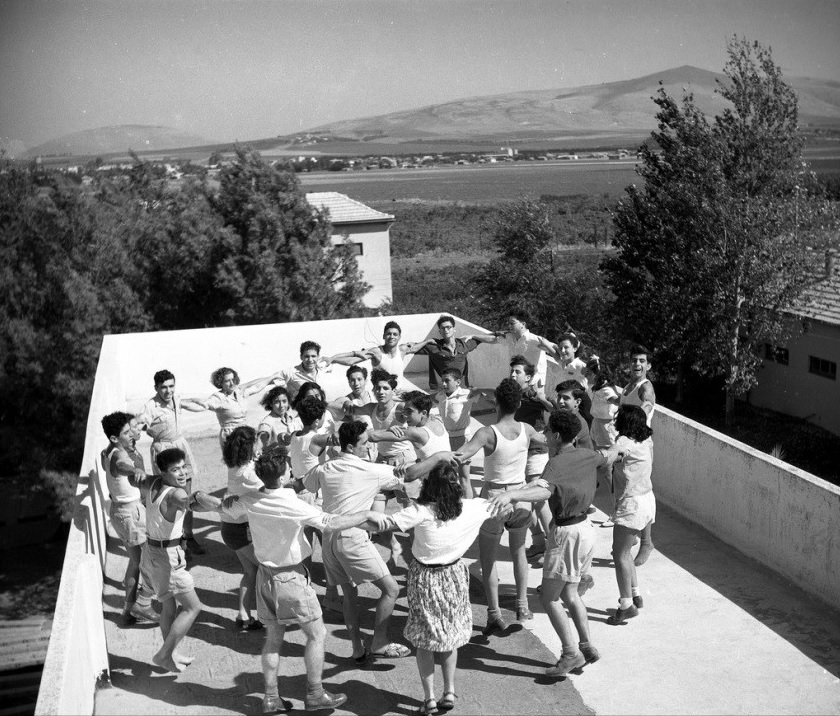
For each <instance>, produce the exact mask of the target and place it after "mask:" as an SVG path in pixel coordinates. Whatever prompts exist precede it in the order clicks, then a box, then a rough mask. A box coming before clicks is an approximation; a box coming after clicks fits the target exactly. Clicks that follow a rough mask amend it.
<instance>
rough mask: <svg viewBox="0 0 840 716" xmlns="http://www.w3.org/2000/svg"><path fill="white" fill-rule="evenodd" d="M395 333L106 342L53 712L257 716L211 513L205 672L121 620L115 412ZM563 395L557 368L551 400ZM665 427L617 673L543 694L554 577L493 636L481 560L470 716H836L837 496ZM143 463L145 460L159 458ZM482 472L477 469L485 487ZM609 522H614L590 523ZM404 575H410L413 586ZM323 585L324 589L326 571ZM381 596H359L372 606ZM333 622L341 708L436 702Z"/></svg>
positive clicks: (596, 628)
mask: <svg viewBox="0 0 840 716" xmlns="http://www.w3.org/2000/svg"><path fill="white" fill-rule="evenodd" d="M436 317H437V316H436V315H434V316H432V315H423V316H404V317H396V320H397V321H398V322H399V323H400V324H401V325H402V326H403V335H404V338H405V339H406V340H417V339H420V338H423V337H425V336H427V335H431V334H432V332H433V328H434V320H435V319H436ZM386 320H388V319H387V318H382V319H378V318H376V319H351V320H348V321H327V322H321V323H309V324H288V325H284V326H254V327H242V328H230V329H213V330H207V331H180V332H172V333H158V334H137V335H127V336H110V337H106V339H105V341H104V343H103V351H102V357H101V359H100V366H99V369H98V371H97V379H96V386H95V388H94V394H93V399H92V406H91V416H90V423H89V430H88V440H87V444H86V450H85V459H84V464H83V469H82V474H83V476H85V477H86V478H87V479H86V480H83V483H82V484H81V485H80V491H79V508H78V509H77V513H76V521H75V525H74V529H73V530H72V532H71V536H70V540H69V543H68V549H67V556H66V560H65V568H64V573H63V578H62V586H61V591H60V593H59V600H58V605H57V609H56V614H55V626H54V629H53V638H52V640H51V644H50V651H49V653H48V655H47V663H46V664H45V669H44V677H43V681H42V685H41V694H40V697H39V703H38V709H37V713H40V714H47V713H97V714H111V713H132V714H135V713H137V714H143V713H148V714H157V713H185V714H186V713H259V711H260V704H261V695H262V676H261V672H260V664H259V651H260V648H261V637H260V635H259V633H250V634H239V633H237V632H234V631H233V630H232V629H231V627H232V624H233V618H234V617H235V610H234V605H235V596H234V589H235V586H236V584H238V576H237V574H236V573H235V572H236V563H235V558H233V556H232V555H231V553H230V552H229V551H228V550H227V548H225V547H224V545H223V544H222V543H221V540H220V537H219V534H218V520H217V518H216V517H215V516H214V515H210V514H207V513H204V514H201V515H197V516H196V531H197V533H198V535H199V537H200V538H203V540H204V541H206V543H207V545H208V551H207V554H206V555H204V556H202V557H197V558H196V560H195V561H194V562H193V563H192V567H191V573H192V574H193V577H194V579H195V581H196V588H197V593H198V595H199V598H200V599H201V601H202V602H203V604H204V607H205V609H204V611H203V612H202V614H201V616H200V617H199V619H198V620H197V621H196V623H195V625H194V626H193V628H192V630H191V632H190V633H189V635H188V637H187V639H186V640H185V644H184V646H185V647H186V650H189V651H191V652H192V653H193V654H194V655H195V656H196V660H195V662H194V663H193V664H192V665H191V666H190V667H189V668H188V669H187V670H186V671H185V672H184V673H182V674H180V675H177V676H176V675H172V674H160V673H157V672H155V671H153V670H152V669H151V668H150V662H149V657H150V656H151V654H152V653H154V651H155V650H156V649H157V648H158V647H157V645H158V644H159V641H160V634H159V631H158V630H157V629H156V628H154V627H147V628H137V627H135V628H131V629H123V628H120V627H119V626H118V625H117V623H116V618H117V616H118V613H119V606H120V603H121V597H120V584H119V581H120V578H121V575H122V574H123V572H124V568H125V562H124V560H125V553H124V551H123V549H122V548H121V547H120V546H118V544H117V541H116V540H107V543H108V544H107V548H106V546H105V544H106V540H105V524H104V518H103V514H102V512H101V507H102V504H103V500H102V497H103V493H102V489H101V485H100V483H99V480H100V476H99V475H98V474H97V472H96V460H95V455H96V453H97V452H98V450H99V449H101V443H102V442H103V441H102V439H101V438H100V434H101V429H100V428H99V425H98V421H99V419H100V418H101V416H102V415H103V414H105V413H107V412H110V411H113V410H117V409H120V408H123V407H126V408H128V409H132V408H136V407H137V406H138V404H139V402H140V401H141V400H142V399H144V398H147V397H148V394H150V393H151V385H150V383H151V375H152V374H153V373H154V372H155V370H158V369H159V368H161V367H164V366H166V367H168V368H170V369H171V370H172V371H173V372H174V373H175V374H176V376H177V379H178V387H179V392H180V393H181V394H182V395H184V396H186V395H206V394H207V393H209V392H211V388H210V386H209V383H207V376H208V375H209V373H210V371H211V370H212V369H214V368H216V367H218V366H219V365H223V364H224V365H232V366H234V367H236V369H237V370H238V371H239V373H240V375H241V376H242V378H243V380H248V379H251V378H254V377H258V376H260V375H267V374H268V373H270V372H273V371H275V370H277V369H278V368H280V367H284V366H286V365H292V364H294V363H295V362H297V360H296V359H297V347H298V345H299V344H300V342H301V341H302V340H304V339H309V338H311V339H314V340H318V341H319V342H320V343H321V344H322V345H323V347H324V352H325V353H331V352H335V351H338V350H345V349H348V348H353V347H358V346H359V345H362V344H365V343H367V344H371V345H372V344H373V343H375V342H377V338H378V337H379V336H380V335H381V333H382V331H381V328H382V325H383V324H384V322H385V321H386ZM464 332H482V329H480V328H479V327H477V326H473V325H470V324H467V323H465V322H461V321H458V326H457V327H456V333H458V334H461V333H464ZM500 350H501V349H499V348H496V347H493V346H482V347H480V348H479V349H478V350H476V351H475V352H474V353H472V354H471V356H470V372H471V376H472V378H473V383H474V384H476V385H495V384H496V383H497V382H498V380H499V379H500V378H501V377H503V376H504V375H505V373H506V369H507V365H506V361H505V360H504V356H503V355H502V353H501V352H500ZM424 362H425V359H423V358H422V357H417V358H415V359H413V361H412V363H411V364H410V365H409V368H410V370H411V372H410V374H409V376H408V377H409V378H410V379H411V380H412V381H413V382H414V383H415V384H416V385H417V386H418V387H420V388H426V387H427V386H426V384H425V380H424V376H425V370H424ZM343 373H344V371H343V370H340V369H338V370H335V371H334V372H333V373H331V374H329V375H328V376H327V379H326V380H325V381H324V383H325V388H326V390H327V392H328V394H329V395H330V396H333V395H337V394H338V393H339V392H344V391H345V390H346V388H345V384H344V377H343ZM553 380H554V376H553V369H552V368H551V367H550V368H549V389H550V388H551V384H552V381H553ZM342 389H344V390H342ZM249 405H250V408H251V410H250V413H249V422H250V423H255V421H256V419H258V418H259V417H261V415H262V410H261V408H259V407H258V399H257V398H256V397H254V398H252V399H250V401H249ZM187 419H188V420H189V422H188V424H187V431H188V434H189V435H191V436H192V444H193V447H194V450H195V452H196V457H197V461H198V464H199V467H200V470H201V477H200V483H201V487H202V489H209V490H217V489H221V488H222V487H223V486H224V484H225V480H226V474H225V470H224V468H223V466H222V464H221V461H220V455H219V450H218V443H217V441H216V439H215V434H216V431H217V426H216V423H215V418H214V417H213V416H212V415H204V414H190V415H188V416H187ZM480 419H481V420H487V419H488V417H487V416H480ZM185 422H187V421H186V420H185ZM653 428H654V432H655V434H654V441H655V444H656V456H655V463H654V486H655V490H656V492H657V500H658V503H659V512H658V519H657V522H656V525H655V526H654V539H655V542H656V546H657V551H656V552H655V553H654V554H653V556H652V557H651V558H650V560H649V561H648V563H647V564H646V565H645V566H644V567H642V568H640V573H639V578H640V586H641V588H642V591H643V595H644V598H645V608H644V609H643V610H642V614H641V615H640V617H639V618H637V619H634V620H632V621H631V622H629V623H627V624H626V625H623V626H619V627H614V626H609V625H608V624H606V621H605V620H606V617H607V616H608V614H609V611H610V610H612V609H613V608H614V607H615V603H616V599H617V588H616V586H615V577H614V574H613V568H612V561H611V556H610V541H611V530H610V529H599V530H598V533H599V541H598V546H597V549H596V559H595V562H594V570H593V574H594V577H595V581H596V584H595V587H594V588H593V589H592V590H591V591H590V592H589V593H588V594H587V596H586V603H587V607H588V610H589V616H590V624H591V630H592V639H593V643H595V644H596V645H597V646H598V648H599V650H600V651H601V654H602V659H601V660H600V661H599V662H598V663H596V664H592V665H589V666H587V667H585V668H584V669H583V670H582V671H581V672H580V673H578V674H572V675H570V676H569V677H568V678H567V679H565V680H562V681H557V680H547V679H545V678H544V677H543V676H542V672H543V669H544V667H545V666H547V665H549V664H550V663H552V661H553V660H554V658H556V657H555V656H554V654H558V653H559V644H558V640H557V637H556V636H555V634H554V631H553V629H552V628H551V626H550V624H549V623H548V619H547V617H546V615H545V614H544V613H543V611H542V609H541V607H540V604H539V598H538V596H537V594H536V587H537V586H538V584H539V582H540V577H541V570H539V569H536V568H535V569H532V570H530V577H529V586H530V589H529V595H530V598H531V609H532V610H533V611H534V613H535V619H534V620H533V622H532V623H531V624H529V625H528V628H522V627H521V626H519V625H515V626H513V627H512V628H511V629H510V630H509V632H508V633H507V634H506V635H505V636H501V637H500V636H491V637H490V638H486V637H482V636H481V635H480V628H481V627H482V626H483V625H484V622H485V616H486V611H485V608H484V606H483V604H484V599H483V593H482V590H481V586H480V574H479V572H478V565H477V564H476V563H475V560H476V558H477V553H476V547H475V545H473V548H472V549H471V550H470V552H468V554H467V560H468V561H469V562H471V572H472V575H473V584H472V589H471V593H472V597H473V605H474V621H475V625H476V626H475V636H474V638H473V639H472V641H471V642H470V644H468V645H467V646H465V647H463V648H462V650H461V654H460V659H459V676H458V691H459V699H458V702H457V705H456V711H455V712H454V713H456V714H457V713H461V714H479V713H481V714H495V713H500V714H501V713H518V714H544V713H557V714H560V713H593V712H594V713H616V714H625V713H627V714H629V713H651V714H659V713H817V714H819V713H840V619H838V616H839V615H838V611H837V608H838V607H840V555H839V554H838V552H839V551H840V539H838V537H840V531H838V530H837V527H836V525H837V521H838V518H840V488H837V487H835V486H832V485H829V484H828V483H826V482H824V481H822V480H820V479H819V478H815V477H813V476H810V475H807V474H806V473H802V472H801V471H799V470H796V469H795V468H790V467H789V466H787V465H785V464H784V463H781V462H779V461H777V460H774V459H773V458H769V457H767V456H766V455H763V454H761V453H758V452H756V451H754V450H751V449H750V448H748V447H746V446H743V445H741V444H738V443H735V442H734V441H732V440H730V439H728V438H726V437H725V436H722V435H720V434H718V433H715V432H714V431H711V430H708V429H706V428H704V427H703V426H700V425H698V424H696V423H693V422H692V421H689V420H686V419H684V418H682V417H680V416H678V415H676V414H674V413H672V412H670V411H668V410H665V409H662V410H659V411H658V412H657V415H656V416H655V418H654V423H653ZM140 450H141V452H142V453H143V454H144V456H145V457H146V459H148V449H147V445H146V444H141V446H140ZM480 466H481V461H480V460H479V461H478V464H477V465H476V469H474V478H475V479H476V481H477V480H479V479H480V472H481V471H480ZM606 498H607V496H606V495H605V494H600V493H599V495H598V496H597V497H596V501H595V504H596V506H597V507H599V508H606V506H607V502H606ZM604 517H605V515H604V513H603V512H602V511H601V510H600V509H599V511H598V512H597V513H596V514H595V515H593V521H595V522H596V523H598V522H601V521H603V519H604ZM500 557H501V560H502V561H501V563H500V567H501V571H500V578H501V582H502V585H503V588H502V607H503V608H505V607H507V608H509V609H510V608H512V607H513V606H514V605H513V594H512V586H511V585H512V584H513V576H512V569H511V565H510V562H509V561H508V557H507V554H506V550H502V551H500ZM317 564H318V560H317V559H316V565H317ZM103 569H104V572H103ZM404 575H405V571H404V564H403V563H402V562H400V570H399V571H398V572H397V575H396V576H397V578H398V581H399V582H400V583H401V584H402V583H404ZM314 577H315V579H316V581H317V582H318V584H317V586H316V589H317V591H318V592H319V593H322V592H323V582H322V573H321V572H319V571H318V569H317V567H316V570H315V574H314ZM504 585H508V586H509V587H510V588H509V589H508V590H507V592H506V591H505V589H504ZM374 593H375V590H372V589H371V590H369V591H362V596H363V597H364V598H365V599H366V600H367V601H366V603H367V605H368V606H372V603H373V597H374ZM404 596H405V595H404V590H403V593H402V595H401V599H400V602H399V603H398V606H397V609H396V610H395V613H394V620H393V623H392V629H393V636H394V637H395V638H398V637H400V636H401V630H402V627H403V625H404V623H405V615H406V612H405V602H404ZM506 599H507V601H506ZM325 616H326V619H327V628H328V639H327V648H326V651H327V656H326V669H325V683H327V684H329V685H330V686H332V687H334V688H335V689H336V690H342V691H345V692H346V693H347V694H348V696H349V697H350V698H349V700H348V701H347V703H346V704H345V705H344V707H343V709H342V710H341V711H338V712H337V713H354V714H384V713H411V712H413V711H414V710H415V709H416V708H417V706H419V703H420V695H421V693H422V692H421V690H420V688H419V679H418V676H417V671H416V665H415V662H414V659H413V658H411V659H403V660H396V661H390V660H389V661H380V662H376V663H374V664H372V665H368V666H366V667H365V668H364V669H358V668H356V667H355V665H353V663H352V660H351V659H350V658H349V657H350V647H349V643H348V641H347V639H346V634H345V632H344V628H343V625H342V623H341V617H340V615H337V614H333V613H331V612H325ZM508 616H510V617H512V615H511V614H508ZM371 620H372V611H369V613H368V615H367V623H365V622H364V621H363V628H365V629H367V630H369V629H370V627H371V623H370V621H371ZM511 622H512V623H514V624H515V620H513V619H511ZM284 655H285V656H286V657H287V658H286V659H285V660H284V663H283V665H282V667H281V673H282V674H283V676H282V677H281V681H280V692H281V694H282V695H284V696H285V697H286V698H288V699H290V700H291V701H292V702H293V705H294V708H295V709H301V708H302V695H303V692H304V689H305V679H304V677H303V659H302V641H301V638H300V632H299V631H292V632H290V633H289V635H288V637H287V646H286V650H285V652H284ZM108 675H110V681H111V683H112V684H113V686H112V688H103V689H100V690H98V691H97V690H96V688H95V687H96V683H97V677H99V683H100V684H105V683H107V681H108ZM500 676H503V677H504V678H503V679H502V678H499V677H500Z"/></svg>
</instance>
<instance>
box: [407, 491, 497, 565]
mask: <svg viewBox="0 0 840 716" xmlns="http://www.w3.org/2000/svg"><path fill="white" fill-rule="evenodd" d="M489 518H490V513H489V512H488V511H487V500H484V499H482V498H480V497H476V498H475V499H472V500H463V501H462V503H461V514H460V515H458V517H455V518H454V519H451V520H446V521H445V522H444V521H443V520H440V519H438V516H437V509H436V507H435V505H434V504H430V505H421V504H419V503H417V502H414V503H412V504H411V505H410V506H408V507H406V508H405V509H403V510H401V511H399V512H397V513H395V514H393V515H391V519H393V520H394V522H395V523H396V525H397V527H399V528H400V530H402V531H403V532H405V531H407V530H410V529H411V528H412V527H413V528H414V542H413V543H412V545H411V552H412V554H413V555H414V558H415V559H416V560H418V561H419V562H421V563H422V564H451V563H452V562H455V561H456V560H458V559H460V558H461V557H463V556H464V553H465V552H466V551H467V550H468V549H469V548H470V546H471V545H472V543H473V542H474V541H475V538H476V537H477V536H478V531H479V529H481V525H483V524H484V522H485V521H486V520H487V519H489Z"/></svg>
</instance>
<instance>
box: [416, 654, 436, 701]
mask: <svg viewBox="0 0 840 716" xmlns="http://www.w3.org/2000/svg"><path fill="white" fill-rule="evenodd" d="M417 671H419V672H420V683H421V684H423V700H426V699H433V698H434V697H435V654H434V652H432V651H428V650H427V649H421V648H420V647H419V646H418V647H417Z"/></svg>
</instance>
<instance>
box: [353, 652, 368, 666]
mask: <svg viewBox="0 0 840 716" xmlns="http://www.w3.org/2000/svg"><path fill="white" fill-rule="evenodd" d="M368 659H370V652H369V651H368V650H367V649H365V653H364V654H362V655H361V656H354V657H353V663H354V664H356V666H363V665H364V664H365V663H367V660H368Z"/></svg>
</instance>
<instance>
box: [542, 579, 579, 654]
mask: <svg viewBox="0 0 840 716" xmlns="http://www.w3.org/2000/svg"><path fill="white" fill-rule="evenodd" d="M565 586H566V582H563V581H562V580H560V579H544V580H543V583H542V589H541V590H540V601H541V602H542V605H543V608H544V609H545V612H546V614H548V618H549V621H551V626H553V627H554V631H555V632H557V636H559V637H560V641H561V642H562V643H563V649H564V650H572V649H574V650H577V644H576V643H575V639H574V635H573V634H572V625H571V622H569V617H568V616H566V610H565V609H563V606H562V605H561V604H560V596H561V594H562V593H563V590H564V587H565ZM575 587H577V585H575Z"/></svg>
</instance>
